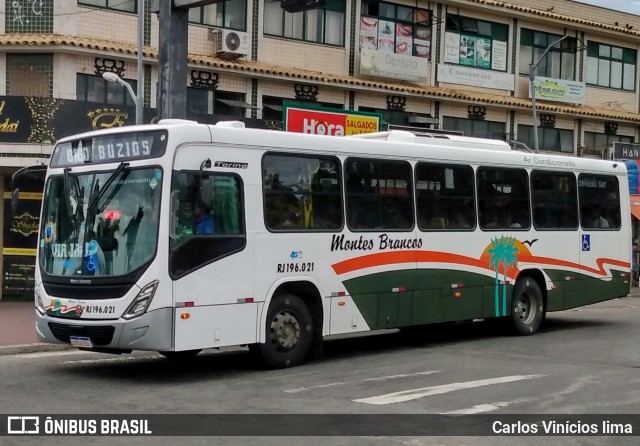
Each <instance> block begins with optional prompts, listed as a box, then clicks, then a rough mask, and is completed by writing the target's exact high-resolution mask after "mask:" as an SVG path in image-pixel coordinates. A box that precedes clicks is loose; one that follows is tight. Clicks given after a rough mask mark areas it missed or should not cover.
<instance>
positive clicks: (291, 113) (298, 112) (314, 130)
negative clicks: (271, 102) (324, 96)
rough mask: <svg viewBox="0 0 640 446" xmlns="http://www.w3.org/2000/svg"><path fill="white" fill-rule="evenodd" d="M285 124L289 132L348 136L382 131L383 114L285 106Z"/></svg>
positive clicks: (285, 128)
mask: <svg viewBox="0 0 640 446" xmlns="http://www.w3.org/2000/svg"><path fill="white" fill-rule="evenodd" d="M283 115H284V116H283V125H284V130H285V131H287V132H299V133H311V134H314V135H333V136H348V135H357V134H359V133H371V132H378V131H380V125H381V123H382V115H380V114H379V113H365V112H359V111H352V110H344V111H340V110H337V109H331V108H321V107H304V106H299V105H297V104H296V105H291V106H289V105H286V104H284V106H283Z"/></svg>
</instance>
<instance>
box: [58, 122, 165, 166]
mask: <svg viewBox="0 0 640 446" xmlns="http://www.w3.org/2000/svg"><path fill="white" fill-rule="evenodd" d="M166 147H167V132H166V131H165V130H152V131H145V132H132V133H118V134H110V135H105V136H95V137H93V138H83V139H77V140H73V141H68V142H65V143H62V144H58V145H57V146H56V147H55V149H54V151H53V155H51V167H71V166H81V165H86V164H104V163H115V162H122V161H132V160H140V159H148V158H158V157H160V156H162V155H164V152H165V150H166Z"/></svg>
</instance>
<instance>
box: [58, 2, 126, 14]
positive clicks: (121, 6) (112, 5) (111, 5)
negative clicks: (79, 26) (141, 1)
mask: <svg viewBox="0 0 640 446" xmlns="http://www.w3.org/2000/svg"><path fill="white" fill-rule="evenodd" d="M51 3H53V2H51ZM78 5H81V6H97V7H98V8H104V9H113V10H114V11H124V12H137V6H138V2H137V0H78Z"/></svg>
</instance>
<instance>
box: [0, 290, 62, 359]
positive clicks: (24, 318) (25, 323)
mask: <svg viewBox="0 0 640 446" xmlns="http://www.w3.org/2000/svg"><path fill="white" fill-rule="evenodd" d="M34 312H35V307H34V306H33V301H28V302H11V301H9V302H7V301H4V300H0V356H2V355H13V354H16V353H32V352H43V351H53V350H66V349H69V348H71V346H70V345H62V344H61V345H56V344H43V343H40V342H38V337H37V335H36V329H35V316H34Z"/></svg>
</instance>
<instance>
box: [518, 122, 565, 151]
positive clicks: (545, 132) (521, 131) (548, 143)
mask: <svg viewBox="0 0 640 446" xmlns="http://www.w3.org/2000/svg"><path fill="white" fill-rule="evenodd" d="M517 141H519V142H521V143H524V144H526V145H527V146H528V147H530V148H531V149H534V148H535V141H534V137H533V126H531V125H518V138H517ZM538 149H539V150H547V151H551V152H563V153H573V149H574V147H573V130H564V129H554V128H544V127H538Z"/></svg>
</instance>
